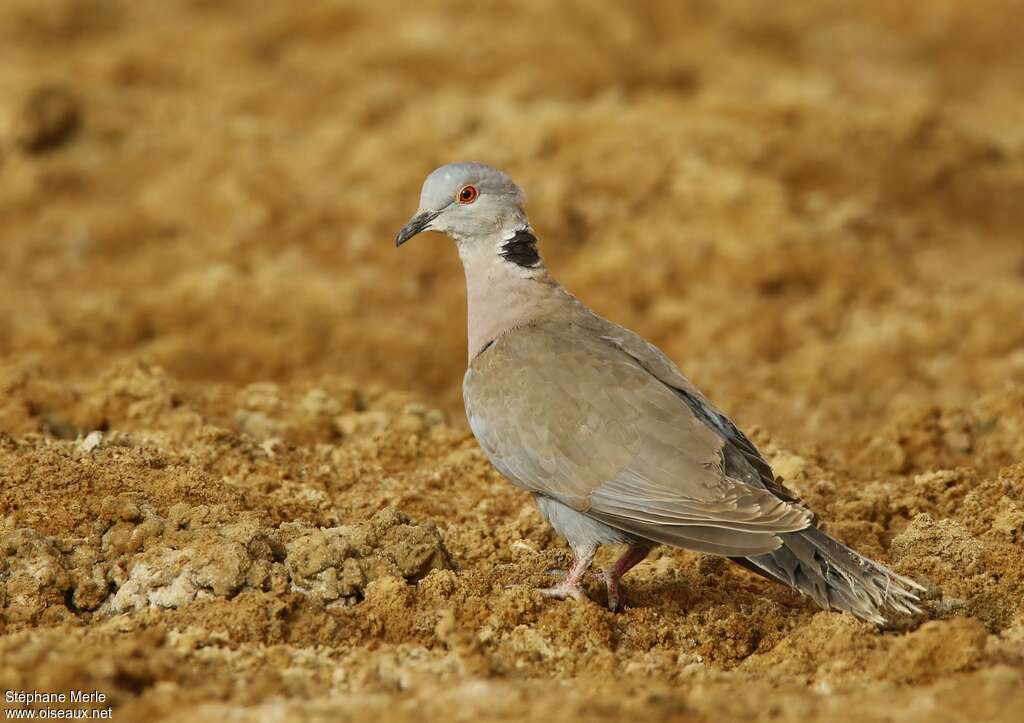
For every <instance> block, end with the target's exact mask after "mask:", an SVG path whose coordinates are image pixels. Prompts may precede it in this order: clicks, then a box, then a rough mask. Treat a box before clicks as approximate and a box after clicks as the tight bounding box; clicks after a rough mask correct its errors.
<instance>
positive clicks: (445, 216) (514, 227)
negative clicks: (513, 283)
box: [395, 163, 529, 246]
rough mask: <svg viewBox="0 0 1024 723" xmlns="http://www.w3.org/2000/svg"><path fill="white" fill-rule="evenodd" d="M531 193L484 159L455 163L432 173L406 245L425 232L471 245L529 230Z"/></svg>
mask: <svg viewBox="0 0 1024 723" xmlns="http://www.w3.org/2000/svg"><path fill="white" fill-rule="evenodd" d="M525 200H526V197H525V194H524V193H523V192H522V190H521V189H520V188H519V186H517V185H516V184H515V183H513V182H512V179H511V178H509V177H508V176H506V175H505V174H504V173H502V172H501V171H499V170H497V169H495V168H491V167H490V166H485V165H484V164H482V163H449V164H448V165H446V166H441V167H440V168H438V169H437V170H436V171H434V172H433V173H431V174H430V175H429V176H427V180H425V181H424V182H423V190H422V191H421V192H420V207H419V208H418V209H417V210H416V213H415V214H414V215H413V217H412V219H410V220H409V223H407V224H406V225H405V227H404V228H403V229H402V230H401V231H399V232H398V236H396V237H395V245H396V246H401V245H402V244H404V243H405V242H406V241H408V240H409V239H411V238H412V237H413V236H415V235H416V234H418V233H420V232H422V231H440V232H441V233H446V234H448V235H449V236H451V237H452V238H453V239H455V240H456V241H457V242H458V243H459V244H460V246H462V245H463V244H467V243H473V242H477V241H480V242H482V241H484V240H489V239H500V238H501V237H502V236H512V235H514V234H515V233H516V232H518V231H525V230H528V229H529V221H528V220H527V218H526V212H525V211H524V210H523V202H524V201H525Z"/></svg>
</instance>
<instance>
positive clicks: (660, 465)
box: [463, 322, 810, 555]
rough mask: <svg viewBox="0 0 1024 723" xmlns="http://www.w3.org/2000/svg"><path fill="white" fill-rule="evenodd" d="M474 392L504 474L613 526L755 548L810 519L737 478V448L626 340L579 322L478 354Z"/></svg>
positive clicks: (741, 549)
mask: <svg viewBox="0 0 1024 723" xmlns="http://www.w3.org/2000/svg"><path fill="white" fill-rule="evenodd" d="M605 323H606V324H607V322H605ZM616 328H617V327H616ZM643 343H644V344H646V342H643ZM651 348H653V347H651ZM658 353H659V354H660V352H658ZM662 356H663V355H662ZM672 368H674V367H672ZM679 378H680V379H681V380H682V382H680V384H682V383H684V382H685V385H689V382H686V380H685V377H682V375H681V374H679ZM685 385H684V386H683V387H682V388H684V389H685V388H686V386H685ZM690 386H691V387H692V385H690ZM463 391H464V398H465V402H466V412H467V415H468V417H469V422H470V426H471V427H472V429H473V432H474V433H475V434H476V436H477V439H478V440H479V441H480V444H481V446H482V448H483V449H484V451H485V452H486V453H487V455H488V456H489V457H490V459H491V461H492V462H493V463H494V465H495V467H497V469H498V470H499V471H500V472H501V473H502V474H503V475H505V476H506V477H507V478H509V479H510V480H511V481H512V482H513V483H515V484H517V485H519V486H520V487H523V488H524V489H527V490H529V491H531V492H534V493H536V494H541V495H546V496H548V497H552V498H554V499H556V500H558V501H560V502H562V503H564V504H567V505H569V506H571V507H573V508H574V509H577V510H579V511H581V512H584V513H586V514H589V515H591V516H593V517H595V518H598V519H600V520H601V521H603V522H605V523H606V524H609V525H611V526H613V527H617V528H619V529H623V530H625V531H628V532H631V533H633V534H638V535H641V536H643V537H646V538H648V539H651V540H654V541H657V542H666V543H669V544H673V545H678V546H680V547H685V548H688V549H694V550H702V551H706V552H714V553H715V554H725V555H738V554H743V555H748V554H759V553H758V552H756V551H760V552H765V551H771V550H774V549H776V548H777V547H778V546H779V544H781V543H780V540H779V538H778V536H777V535H778V534H779V533H784V532H790V531H795V530H800V529H803V528H805V527H806V526H807V525H808V524H809V522H810V514H809V513H808V512H807V510H805V509H804V508H802V507H800V506H799V505H796V504H793V503H792V501H791V500H789V499H784V498H782V497H780V496H777V495H776V494H773V492H772V491H771V490H770V489H767V488H766V487H765V486H764V485H762V484H751V480H750V479H744V478H736V477H738V476H739V475H730V472H731V471H732V470H731V469H728V467H727V459H728V458H727V453H728V452H730V451H731V448H730V447H728V446H727V445H728V441H727V440H726V439H725V438H724V437H723V434H722V431H721V429H719V428H717V424H716V422H715V421H714V420H713V419H711V418H709V417H708V416H707V415H702V414H700V413H699V410H698V411H696V412H695V410H694V408H693V406H692V405H691V404H690V403H688V401H687V399H686V398H685V397H684V396H683V395H681V394H680V393H679V392H678V390H677V389H676V388H674V387H673V386H671V385H669V384H666V383H665V382H664V381H662V380H661V379H659V378H658V376H656V375H655V374H654V373H652V371H651V370H650V369H648V368H647V367H646V366H645V365H644V364H642V363H641V362H640V361H638V360H637V359H636V358H635V357H634V356H633V355H631V354H630V353H628V351H627V350H625V349H623V348H622V345H620V344H617V343H615V342H614V340H611V339H609V338H608V337H607V336H606V335H600V334H595V333H593V330H592V329H587V328H585V327H584V326H581V325H579V324H567V323H561V324H558V325H555V324H543V323H541V324H535V325H532V326H529V327H522V328H519V329H517V330H515V331H513V332H511V333H509V334H505V335H503V336H501V337H499V338H498V339H497V340H496V341H495V342H494V344H492V345H491V346H490V347H489V348H488V349H487V350H486V351H484V352H483V353H481V354H480V355H478V356H477V358H476V359H474V361H473V363H472V364H471V365H470V369H469V371H468V372H467V374H466V379H465V382H464V388H463ZM693 391H694V392H696V390H693ZM723 416H724V415H723ZM743 440H746V438H745V437H743ZM747 444H748V445H749V441H747ZM750 447H751V448H752V445H750ZM742 451H745V450H742V449H741V452H742ZM754 454H755V455H756V450H755V451H754ZM756 456H757V458H758V459H760V456H759V455H756ZM744 459H745V458H744ZM732 467H735V465H732ZM750 467H751V469H752V470H753V480H754V481H755V482H758V483H759V482H760V477H759V475H758V470H757V469H756V468H754V467H753V466H752V465H751V466H750ZM765 467H767V465H766V464H765ZM769 472H770V470H769ZM744 476H747V475H744Z"/></svg>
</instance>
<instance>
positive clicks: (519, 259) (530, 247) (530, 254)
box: [499, 230, 540, 269]
mask: <svg viewBox="0 0 1024 723" xmlns="http://www.w3.org/2000/svg"><path fill="white" fill-rule="evenodd" d="M499 253H500V254H501V257H502V258H503V259H505V260H506V261H511V262H512V263H514V264H515V265H516V266H522V267H523V268H526V269H530V268H533V267H534V266H536V265H537V264H539V263H540V253H539V252H538V251H537V237H536V236H534V235H533V234H532V233H530V232H529V231H526V230H523V231H517V232H516V235H515V236H513V237H512V238H510V239H509V240H508V241H506V242H505V243H504V244H503V245H502V247H501V251H500V252H499Z"/></svg>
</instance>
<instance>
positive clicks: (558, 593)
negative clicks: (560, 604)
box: [540, 545, 597, 600]
mask: <svg viewBox="0 0 1024 723" xmlns="http://www.w3.org/2000/svg"><path fill="white" fill-rule="evenodd" d="M572 552H573V556H574V558H575V559H573V562H572V567H570V568H569V572H567V573H565V577H564V578H563V579H562V581H561V582H559V583H558V584H557V585H552V586H551V587H545V588H541V590H540V594H541V595H544V596H545V597H555V598H558V599H559V600H565V598H567V597H571V598H575V599H576V600H582V599H583V598H584V597H586V594H585V593H584V592H583V586H582V585H581V584H580V581H581V580H583V576H584V575H586V574H587V570H589V569H590V563H591V562H593V561H594V553H596V552H597V546H596V545H590V546H588V547H583V548H578V549H575V548H574V549H573V551H572Z"/></svg>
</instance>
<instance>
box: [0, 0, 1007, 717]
mask: <svg viewBox="0 0 1024 723" xmlns="http://www.w3.org/2000/svg"><path fill="white" fill-rule="evenodd" d="M1022 25H1024V6H1022V5H1021V3H1019V2H1014V1H1013V0H1006V1H1005V2H999V1H993V2H982V3H960V2H954V1H953V0H934V1H933V2H929V3H917V4H906V3H891V2H882V1H881V0H866V1H865V2H861V3H856V4H849V3H841V2H838V1H837V0H828V1H826V2H813V3H812V2H808V3H773V4H772V7H771V9H770V11H768V10H766V8H765V7H764V6H763V5H762V4H761V3H755V2H746V1H743V2H730V3H712V2H707V1H706V0H691V1H689V2H678V1H676V0H666V1H665V2H652V3H645V4H643V6H642V8H641V9H638V8H635V7H633V6H631V5H628V4H622V3H616V2H611V1H608V2H595V1H592V0H589V1H588V2H568V3H558V4H557V5H556V4H551V3H547V2H542V1H540V0H537V1H536V2H522V3H516V4H515V9H514V10H513V9H511V6H509V5H508V4H505V3H500V4H499V3H494V2H477V3H466V2H429V3H426V2H425V3H415V4H413V3H401V2H388V1H384V0H381V1H380V2H375V3H340V2H326V1H321V0H310V1H309V2H304V3H257V2H242V1H241V0H219V1H218V2H211V1H210V0H134V1H131V2H129V1H128V0H117V1H115V0H5V2H4V3H3V7H2V9H0V189H2V192H0V299H2V303H0V512H2V516H0V547H2V548H3V554H4V558H3V562H2V564H0V686H2V687H3V688H4V689H5V690H16V691H32V690H37V691H63V692H65V693H66V692H67V691H70V690H83V691H100V692H102V693H103V695H104V696H105V701H104V702H98V703H94V704H90V705H94V706H95V707H99V708H104V707H106V706H112V707H113V718H114V719H115V720H121V721H135V720H146V721H196V720H208V719H209V720H213V719H228V720H235V721H257V720H276V721H328V720H331V721H334V720H394V721H406V720H408V721H416V722H417V723H421V722H422V721H426V720H445V721H448V720H467V721H469V720H478V719H485V720H492V719H494V720H548V721H552V722H554V721H569V720H578V719H581V718H584V719H587V720H613V719H623V720H625V719H628V720H631V721H726V720H740V719H743V720H766V719H771V720H776V721H800V722H801V723H807V722H809V721H819V720H821V721H824V720H828V721H883V720H884V721H892V720H901V721H903V720H907V721H929V722H932V721H966V720H972V721H977V720H1006V721H1010V720H1020V717H1019V716H1020V712H1021V711H1022V710H1024V554H1022V552H1024V313H1022V309H1024V241H1022V238H1024V203H1022V202H1021V199H1022V198H1024V116H1022V111H1021V109H1022V108H1024V43H1021V42H1020V28H1021V27H1022ZM467 159H475V160H482V161H485V162H489V163H491V164H493V165H496V166H499V167H501V168H503V169H505V170H507V171H508V172H509V173H510V174H511V175H512V176H513V177H514V178H516V179H517V181H518V182H519V183H520V184H521V185H522V186H523V187H524V188H525V189H526V191H527V193H528V195H529V199H530V201H529V209H530V212H531V216H532V219H533V221H534V225H535V228H536V230H537V235H538V236H539V238H540V239H541V243H542V251H543V253H544V254H545V257H546V259H547V260H548V263H549V266H550V267H551V268H552V269H553V271H554V273H555V274H556V275H557V276H558V277H559V278H560V279H561V280H562V281H563V282H564V283H565V284H566V285H567V286H568V287H569V288H570V289H572V290H573V291H574V292H575V293H577V294H578V295H579V296H581V297H582V298H583V299H584V300H586V301H587V302H588V303H589V304H590V305H591V306H592V307H594V308H595V309H596V310H597V311H598V312H600V313H602V314H604V315H606V316H608V317H610V318H612V319H614V320H615V321H617V322H619V323H622V324H624V325H626V326H628V327H630V328H633V329H635V330H637V331H638V332H640V333H642V334H643V335H644V336H646V337H647V338H649V339H650V340H652V341H653V342H655V343H657V344H658V345H660V346H661V347H662V348H663V349H665V351H666V352H667V353H669V355H670V356H672V357H673V358H674V359H676V360H677V361H678V362H679V363H680V364H681V365H682V367H683V368H684V370H685V371H686V372H687V374H688V375H689V376H690V378H691V379H693V380H694V381H695V382H696V383H697V384H698V386H700V387H701V388H702V389H703V390H704V391H705V392H706V393H708V395H709V396H710V397H711V398H712V399H714V400H715V401H716V403H717V404H718V405H719V406H720V407H722V408H723V409H724V410H726V411H727V412H728V413H729V414H730V415H732V416H733V418H734V419H735V420H736V421H737V423H739V424H740V426H742V427H743V428H744V429H746V430H747V431H748V432H749V434H750V435H751V436H752V437H753V438H754V439H755V441H756V442H757V443H758V444H759V445H760V446H761V448H762V450H763V451H764V453H765V455H766V457H767V458H768V460H769V461H770V462H771V463H772V465H773V466H774V468H775V470H776V472H777V473H778V474H780V475H782V476H783V477H784V478H785V480H786V485H787V486H788V487H790V488H791V489H792V490H794V491H795V492H796V493H798V494H799V495H800V496H801V498H802V499H803V500H805V501H806V503H807V504H808V505H809V506H811V507H812V508H813V509H814V510H815V511H816V512H817V513H818V515H819V516H820V518H821V519H822V520H823V525H824V526H825V527H826V529H827V530H828V531H829V532H830V533H831V534H833V535H835V536H837V537H839V538H841V539H842V540H844V541H846V542H847V543H848V544H851V545H853V546H855V547H856V548H857V549H859V550H860V551H861V552H863V553H865V554H868V555H871V556H873V557H876V558H877V559H880V560H882V561H885V562H886V563H888V564H890V565H891V566H892V567H893V568H894V569H895V570H897V571H898V572H900V573H902V574H904V575H908V576H911V577H913V578H915V579H917V580H919V581H921V582H922V583H923V584H925V585H926V586H927V588H928V593H927V595H926V599H925V601H924V608H925V611H924V613H923V614H922V615H920V616H919V617H918V618H916V619H914V620H910V621H903V622H902V623H900V624H898V625H895V626H893V627H892V628H890V629H886V630H877V629H875V628H874V627H873V626H871V625H869V624H866V623H862V622H858V621H857V620H855V619H853V618H852V617H851V616H849V615H844V614H838V613H829V612H824V611H821V610H818V609H817V608H815V607H814V606H813V605H812V604H811V603H809V602H808V601H806V600H805V599H801V598H800V597H798V596H797V595H795V594H794V593H791V592H790V591H788V590H786V589H783V588H782V587H780V586H777V585H773V584H771V583H768V582H766V581H764V580H762V579H760V578H756V577H754V576H752V575H751V574H749V573H748V572H746V571H745V570H742V569H740V568H738V567H736V566H732V565H730V564H729V563H727V562H726V561H723V560H721V559H718V558H713V557H706V556H701V555H696V554H690V553H686V552H680V551H675V550H671V549H659V550H657V551H656V552H655V553H654V554H653V555H652V556H651V558H650V559H649V560H648V561H647V562H644V563H643V564H641V565H640V566H639V567H638V568H637V569H636V570H635V571H633V572H632V573H630V575H629V576H628V577H627V578H626V583H625V585H626V587H625V602H626V609H625V611H624V612H622V613H621V614H617V615H616V614H612V613H610V612H608V611H607V610H606V609H604V608H603V607H602V606H601V605H600V603H601V602H602V595H603V593H602V592H601V590H600V589H599V587H598V586H597V585H596V583H595V584H593V585H592V586H591V589H590V595H591V597H592V598H593V602H571V601H570V602H558V601H551V600H547V599H543V598H541V597H540V596H539V595H538V594H537V593H536V592H535V591H534V588H535V587H537V586H539V585H541V584H542V583H544V582H545V577H544V575H543V572H544V570H545V569H547V568H549V567H552V566H557V565H559V564H564V562H565V560H566V556H567V551H566V549H565V547H564V545H563V544H562V543H561V541H560V540H558V539H557V538H556V537H555V536H553V534H552V533H551V532H550V531H549V530H548V529H547V528H546V526H545V525H544V524H543V523H542V521H541V519H540V518H539V516H538V514H537V512H536V510H535V508H534V506H533V504H532V501H531V500H530V499H529V497H528V496H527V495H525V494H524V493H521V492H519V491H518V490H516V489H515V488H513V487H512V486H511V485H510V484H508V483H507V482H505V481H504V480H502V479H501V478H500V476H499V475H498V474H497V473H496V472H495V471H494V470H493V469H492V468H491V467H490V466H489V464H488V463H487V461H486V459H485V458H484V457H483V455H482V453H481V452H480V450H479V449H478V447H477V445H476V444H475V442H474V440H473V438H472V436H471V435H470V433H469V432H468V429H467V427H466V424H465V421H464V418H463V416H462V412H461V406H460V404H461V403H460V399H459V387H460V383H461V378H462V371H463V368H464V365H465V338H464V337H465V331H464V320H465V311H464V303H465V301H464V290H463V283H462V277H461V270H460V268H459V265H458V260H457V258H456V255H455V253H454V250H453V249H452V248H451V244H450V243H449V242H448V241H446V240H445V239H442V238H440V237H430V236H424V237H423V238H417V239H416V240H415V241H414V242H412V243H409V244H407V245H406V246H404V247H403V248H402V249H401V251H400V252H398V251H396V250H395V249H394V247H393V242H392V239H393V237H394V233H395V232H396V231H397V229H398V228H400V227H401V226H402V225H403V224H404V222H405V221H406V220H407V218H408V216H409V215H410V214H411V213H412V211H413V210H414V208H415V206H416V201H417V198H418V192H419V185H420V183H421V181H422V178H423V177H424V175H425V174H426V173H427V172H428V171H430V170H431V169H432V168H434V167H435V166H436V165H439V164H441V163H444V162H449V161H454V160H467ZM614 552H615V551H614V550H609V551H606V552H604V553H603V557H602V558H601V560H602V561H607V559H608V557H609V556H610V555H611V554H613V553H614ZM9 703H10V702H9V701H8V704H9ZM15 705H17V704H16V703H15ZM36 707H37V708H39V707H41V706H40V705H37V706H36ZM1014 711H1017V712H1016V713H1014Z"/></svg>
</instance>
